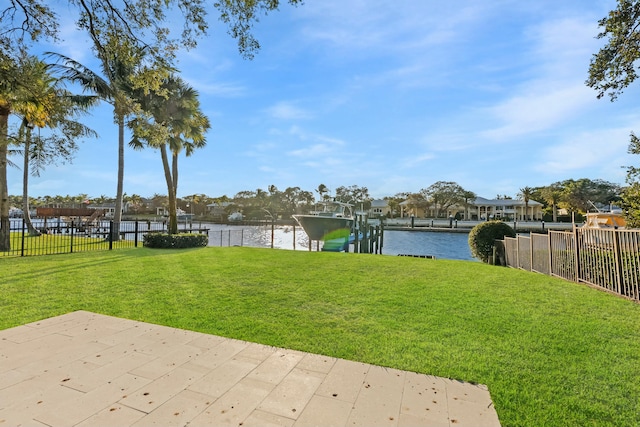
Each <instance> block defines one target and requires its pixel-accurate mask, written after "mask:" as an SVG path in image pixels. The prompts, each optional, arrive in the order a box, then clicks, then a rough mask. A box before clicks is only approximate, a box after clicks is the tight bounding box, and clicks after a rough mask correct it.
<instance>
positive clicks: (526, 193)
mask: <svg viewBox="0 0 640 427" xmlns="http://www.w3.org/2000/svg"><path fill="white" fill-rule="evenodd" d="M532 196H533V188H531V187H524V188H521V189H520V192H519V193H518V197H519V198H520V200H524V220H525V221H528V220H529V200H531V197H532Z"/></svg>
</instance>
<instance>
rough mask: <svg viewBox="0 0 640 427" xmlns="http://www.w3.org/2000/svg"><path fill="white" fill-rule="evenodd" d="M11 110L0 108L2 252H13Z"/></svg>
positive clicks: (0, 230)
mask: <svg viewBox="0 0 640 427" xmlns="http://www.w3.org/2000/svg"><path fill="white" fill-rule="evenodd" d="M8 125H9V109H8V108H7V107H4V106H2V107H0V252H9V251H10V250H11V230H10V227H11V222H10V221H9V188H8V184H7V154H8V151H9V147H8V145H9V139H8V138H7V133H8V131H9V127H8Z"/></svg>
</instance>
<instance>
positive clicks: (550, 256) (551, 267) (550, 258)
mask: <svg viewBox="0 0 640 427" xmlns="http://www.w3.org/2000/svg"><path fill="white" fill-rule="evenodd" d="M552 248H553V246H552V245H551V230H549V231H548V232H547V249H548V251H549V276H553V266H552V265H551V263H552V260H553V254H552V253H551V251H552V250H553V249H552Z"/></svg>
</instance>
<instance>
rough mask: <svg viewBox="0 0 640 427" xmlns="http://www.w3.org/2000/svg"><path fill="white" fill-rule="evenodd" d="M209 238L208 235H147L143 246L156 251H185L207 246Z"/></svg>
mask: <svg viewBox="0 0 640 427" xmlns="http://www.w3.org/2000/svg"><path fill="white" fill-rule="evenodd" d="M207 243H209V236H207V235H206V234H164V233H147V234H145V235H144V238H143V245H144V246H145V247H147V248H156V249H184V248H200V247H204V246H207Z"/></svg>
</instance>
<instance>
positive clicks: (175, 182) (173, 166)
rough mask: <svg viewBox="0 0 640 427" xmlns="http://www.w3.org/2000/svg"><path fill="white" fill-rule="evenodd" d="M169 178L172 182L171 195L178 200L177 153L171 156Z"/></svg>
mask: <svg viewBox="0 0 640 427" xmlns="http://www.w3.org/2000/svg"><path fill="white" fill-rule="evenodd" d="M171 178H172V180H173V194H174V195H175V196H176V200H177V198H178V153H172V156H171Z"/></svg>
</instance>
